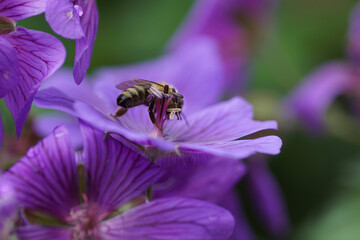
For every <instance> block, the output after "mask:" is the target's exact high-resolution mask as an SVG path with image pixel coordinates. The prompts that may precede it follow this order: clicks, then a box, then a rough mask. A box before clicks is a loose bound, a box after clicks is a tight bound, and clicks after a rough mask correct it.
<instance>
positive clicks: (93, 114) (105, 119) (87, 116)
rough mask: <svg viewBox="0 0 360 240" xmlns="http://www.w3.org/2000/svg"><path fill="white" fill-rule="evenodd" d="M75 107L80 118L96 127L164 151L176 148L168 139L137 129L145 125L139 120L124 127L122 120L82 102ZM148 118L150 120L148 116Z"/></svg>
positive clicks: (144, 112)
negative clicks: (149, 134)
mask: <svg viewBox="0 0 360 240" xmlns="http://www.w3.org/2000/svg"><path fill="white" fill-rule="evenodd" d="M74 108H75V110H76V114H77V116H78V117H79V118H81V119H83V120H84V121H86V122H88V123H90V124H91V125H93V126H95V127H96V128H98V129H101V130H103V131H104V132H108V133H116V134H119V135H120V136H122V137H124V138H126V139H128V140H129V141H132V142H135V143H137V144H139V145H143V146H153V147H156V148H158V149H159V150H162V151H174V149H175V144H174V143H172V142H169V141H166V140H164V139H162V138H154V137H150V136H148V134H146V133H144V132H139V131H136V129H137V128H141V127H142V126H143V125H136V123H137V122H134V123H133V124H132V125H133V126H132V127H133V129H132V128H130V129H129V128H127V127H124V125H122V124H121V123H122V122H121V121H116V120H114V118H112V117H109V116H108V115H104V114H103V113H101V112H99V111H97V110H95V109H94V108H92V107H90V106H88V105H87V104H84V103H82V102H77V103H75V105H74ZM138 108H139V107H138ZM134 110H135V109H134ZM142 110H144V109H142ZM135 111H137V113H139V110H135ZM128 114H129V112H128V113H126V115H128ZM143 114H147V112H146V110H145V111H143ZM134 116H136V115H134ZM140 116H141V115H140ZM143 119H144V118H141V119H139V120H138V122H140V121H143ZM134 120H135V119H134ZM146 120H147V121H150V120H149V119H148V118H147V119H146ZM126 123H128V122H126Z"/></svg>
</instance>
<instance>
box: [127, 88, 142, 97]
mask: <svg viewBox="0 0 360 240" xmlns="http://www.w3.org/2000/svg"><path fill="white" fill-rule="evenodd" d="M127 90H128V91H129V92H131V93H132V94H133V95H137V96H139V93H138V92H137V91H136V90H135V89H134V88H128V89H127Z"/></svg>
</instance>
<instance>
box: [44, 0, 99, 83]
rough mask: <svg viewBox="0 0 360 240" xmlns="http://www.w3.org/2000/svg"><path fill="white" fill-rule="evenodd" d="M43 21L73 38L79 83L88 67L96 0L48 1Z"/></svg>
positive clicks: (96, 15)
mask: <svg viewBox="0 0 360 240" xmlns="http://www.w3.org/2000/svg"><path fill="white" fill-rule="evenodd" d="M45 17H46V21H47V22H48V23H49V25H50V26H51V28H52V29H53V30H54V31H55V32H56V33H57V34H59V35H61V36H63V37H65V38H70V39H76V41H75V44H76V45H75V61H74V71H73V74H74V79H75V82H76V83H77V84H80V83H81V82H82V80H83V79H84V77H85V73H86V71H87V69H88V68H89V66H90V61H91V54H92V51H93V47H94V43H95V38H96V34H97V27H98V22H99V13H98V10H97V6H96V2H95V0H48V1H47V3H46V11H45Z"/></svg>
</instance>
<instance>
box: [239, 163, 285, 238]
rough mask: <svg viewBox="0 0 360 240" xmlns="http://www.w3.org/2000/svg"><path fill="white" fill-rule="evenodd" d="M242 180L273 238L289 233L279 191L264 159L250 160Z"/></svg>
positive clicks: (283, 202) (282, 200)
mask: <svg viewBox="0 0 360 240" xmlns="http://www.w3.org/2000/svg"><path fill="white" fill-rule="evenodd" d="M248 169H249V170H248V173H247V175H246V176H245V178H244V182H245V184H246V187H247V192H248V195H249V196H250V198H251V200H252V203H253V204H254V208H255V210H256V211H257V212H258V214H259V217H260V220H261V221H262V222H263V224H264V225H265V227H266V228H267V230H268V231H269V232H270V233H271V234H272V235H273V236H275V237H284V236H285V235H286V234H287V233H288V232H289V223H290V222H289V219H288V216H287V211H286V205H285V201H284V199H283V197H282V193H281V189H280V187H279V185H278V183H277V181H276V179H275V178H274V176H273V175H272V174H271V172H270V170H269V169H268V166H267V163H266V159H251V160H250V161H249V164H248Z"/></svg>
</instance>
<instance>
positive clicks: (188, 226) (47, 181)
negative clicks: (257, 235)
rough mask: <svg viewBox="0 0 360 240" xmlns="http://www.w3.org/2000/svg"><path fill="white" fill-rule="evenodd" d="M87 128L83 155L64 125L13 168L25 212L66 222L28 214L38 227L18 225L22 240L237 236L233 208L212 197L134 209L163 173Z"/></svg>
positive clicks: (12, 178)
mask: <svg viewBox="0 0 360 240" xmlns="http://www.w3.org/2000/svg"><path fill="white" fill-rule="evenodd" d="M81 127H82V133H83V136H84V149H83V152H82V153H81V155H80V154H76V152H75V151H74V150H73V149H72V147H71V144H70V140H69V136H68V135H69V133H68V132H67V130H66V129H65V128H64V127H58V128H57V129H55V130H54V132H53V133H52V134H51V135H50V136H48V137H47V138H45V139H44V140H43V141H41V142H40V143H39V144H38V145H36V146H35V147H33V148H32V149H30V150H29V151H28V153H27V155H26V156H25V157H23V158H22V159H21V160H20V161H19V162H18V163H17V164H15V165H14V166H13V167H12V168H11V169H10V170H9V171H8V172H7V174H6V176H7V179H8V180H9V181H11V182H12V183H13V186H14V189H15V190H16V194H17V197H18V199H19V204H20V205H21V206H23V207H24V208H25V216H31V214H37V215H36V216H39V214H42V215H43V216H44V215H45V216H49V217H50V216H51V217H53V218H55V219H57V220H60V222H59V223H60V225H59V226H54V225H48V224H47V222H41V221H40V222H39V220H38V221H37V222H35V223H32V222H31V218H28V221H29V222H30V224H29V225H25V226H20V227H18V229H17V233H18V236H19V238H20V239H45V238H51V239H53V238H54V237H55V236H56V237H57V238H59V239H75V238H76V239H78V238H79V239H83V238H85V237H90V238H92V237H96V239H119V238H125V239H141V238H144V237H146V238H151V239H152V238H157V237H158V236H160V235H161V236H162V237H163V238H164V237H165V238H168V239H171V238H173V237H174V236H176V237H178V238H179V239H190V238H194V239H227V237H228V236H229V235H230V234H231V232H232V229H233V217H232V216H231V215H230V213H229V212H227V211H226V210H225V209H222V208H220V207H217V206H215V205H213V204H210V203H207V202H204V201H199V200H193V199H187V198H164V199H159V200H154V201H151V202H148V203H143V204H141V205H138V206H132V205H131V204H132V203H134V202H132V201H131V200H134V199H135V198H137V197H139V196H140V197H141V196H143V193H144V191H145V190H146V189H147V188H148V187H149V186H150V185H151V184H152V183H154V182H156V181H157V180H158V179H159V178H160V177H161V176H162V175H163V170H162V169H160V168H159V167H157V166H156V165H154V164H152V163H151V162H150V161H148V160H147V159H145V158H143V157H142V156H140V155H138V154H137V153H136V152H134V151H132V150H131V149H129V148H128V147H126V146H125V145H122V144H121V143H120V142H118V141H116V140H114V139H113V138H111V137H109V136H108V137H107V138H105V139H104V137H103V133H102V132H99V131H95V130H94V129H92V128H91V127H89V126H87V125H86V124H82V125H81ZM79 166H84V167H83V171H81V170H79V169H81V167H79ZM59 169H61V174H59ZM81 173H83V174H81ZM129 201H130V202H129ZM125 203H128V205H124V204H125ZM121 206H122V208H120V209H119V207H121ZM129 207H133V208H131V209H130V210H129ZM121 210H122V211H124V210H128V211H125V212H122V211H121ZM114 213H116V214H115V215H112V214H114ZM47 219H48V218H47ZM41 223H42V224H41ZM61 223H66V225H64V224H61Z"/></svg>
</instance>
